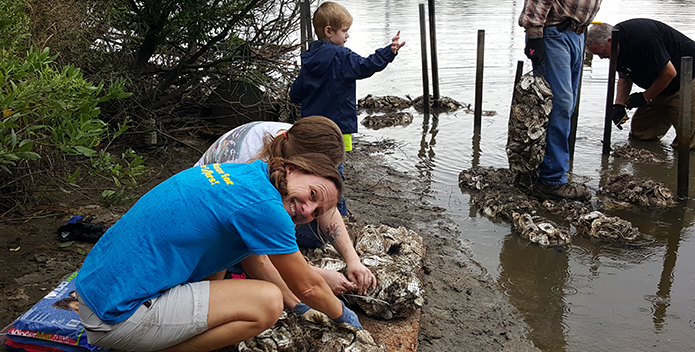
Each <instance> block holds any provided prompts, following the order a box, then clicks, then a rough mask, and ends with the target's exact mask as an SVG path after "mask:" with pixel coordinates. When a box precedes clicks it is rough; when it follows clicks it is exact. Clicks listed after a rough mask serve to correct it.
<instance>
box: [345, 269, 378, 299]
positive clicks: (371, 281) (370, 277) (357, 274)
mask: <svg viewBox="0 0 695 352" xmlns="http://www.w3.org/2000/svg"><path fill="white" fill-rule="evenodd" d="M347 274H348V279H350V281H352V282H353V283H355V284H357V294H358V295H364V294H365V293H366V292H367V290H368V289H370V288H376V277H375V276H374V274H372V272H371V271H370V270H369V269H368V268H367V267H366V266H364V265H363V264H362V263H358V264H355V265H353V266H348V267H347Z"/></svg>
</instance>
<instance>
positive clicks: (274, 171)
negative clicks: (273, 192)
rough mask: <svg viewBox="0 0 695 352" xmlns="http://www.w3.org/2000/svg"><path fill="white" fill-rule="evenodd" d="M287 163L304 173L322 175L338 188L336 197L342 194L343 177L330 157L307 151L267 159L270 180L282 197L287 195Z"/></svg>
mask: <svg viewBox="0 0 695 352" xmlns="http://www.w3.org/2000/svg"><path fill="white" fill-rule="evenodd" d="M287 165H294V166H295V167H297V168H298V169H300V170H302V172H304V173H306V174H310V175H315V176H319V177H323V178H325V179H327V180H329V181H331V182H333V184H334V185H335V188H336V189H337V190H338V199H340V196H341V195H342V194H343V178H342V177H340V174H339V173H338V169H336V168H335V166H333V165H331V163H330V159H328V157H327V156H326V155H325V154H320V153H308V154H302V155H294V156H291V157H288V158H277V157H276V158H271V159H270V160H268V173H269V175H270V182H272V183H273V186H275V188H277V190H278V191H279V192H280V195H282V196H283V197H285V196H286V195H287Z"/></svg>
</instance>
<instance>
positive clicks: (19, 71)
mask: <svg viewBox="0 0 695 352" xmlns="http://www.w3.org/2000/svg"><path fill="white" fill-rule="evenodd" d="M53 59H54V57H53V56H51V55H50V53H49V50H48V48H46V49H44V50H42V51H39V50H37V49H35V48H30V49H29V50H28V51H27V53H26V57H25V58H24V59H21V58H19V57H17V56H14V57H9V58H7V59H6V60H3V61H0V107H2V112H3V116H2V121H0V168H1V169H2V170H3V171H5V172H8V173H9V172H11V171H10V169H9V167H8V166H15V165H16V162H17V161H19V160H22V159H35V158H38V157H40V155H39V154H37V153H36V152H33V151H32V149H33V147H34V146H35V145H42V146H48V147H51V148H58V149H60V150H61V151H62V152H63V153H65V154H67V155H80V154H81V155H85V156H92V155H95V152H94V150H93V149H92V148H93V147H94V146H96V145H97V144H98V143H99V142H100V141H101V140H102V139H103V138H104V137H105V136H106V135H107V132H108V125H107V124H106V123H105V122H104V121H102V120H100V119H98V118H97V117H98V115H99V113H100V109H99V107H98V104H99V103H101V102H104V101H108V100H111V99H114V98H125V97H128V96H129V95H130V94H129V93H126V92H124V91H123V86H124V84H125V82H124V81H123V80H120V81H117V82H115V83H114V84H112V85H110V86H109V88H108V90H107V91H106V92H104V85H103V83H100V84H99V85H97V86H95V85H93V84H92V83H90V82H87V81H85V80H84V78H83V76H82V73H81V72H80V70H79V69H76V68H74V67H72V66H66V67H64V68H63V69H62V70H61V71H56V70H55V69H54V68H53V67H52V66H51V63H52V62H53Z"/></svg>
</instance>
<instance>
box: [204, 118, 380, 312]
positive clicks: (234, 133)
mask: <svg viewBox="0 0 695 352" xmlns="http://www.w3.org/2000/svg"><path fill="white" fill-rule="evenodd" d="M344 149H345V148H344V147H343V135H342V133H341V132H340V129H339V128H338V125H336V124H335V122H333V121H331V120H330V119H328V118H326V117H323V116H307V117H303V118H301V119H299V120H298V121H297V122H295V123H294V124H289V123H283V122H270V121H253V122H249V123H246V124H243V125H241V126H238V127H236V128H234V129H232V130H230V131H228V132H227V133H225V134H223V135H222V136H220V138H218V139H217V141H215V142H214V143H213V144H212V145H211V146H210V147H209V148H208V149H207V151H205V153H204V154H203V156H202V157H201V158H200V160H198V162H197V163H196V164H195V165H196V166H201V165H205V164H212V163H247V162H251V161H254V160H258V159H260V160H268V159H270V158H272V157H283V158H285V157H288V156H292V155H297V154H304V153H310V152H314V153H321V154H325V155H326V156H328V157H329V158H330V159H331V163H332V165H335V166H338V165H341V163H342V162H343V160H344V159H345V153H344V152H343V151H344ZM341 206H342V208H341ZM338 210H340V212H332V213H329V214H326V215H325V216H324V217H322V218H319V219H317V220H314V221H312V222H310V223H308V224H302V225H300V226H297V227H296V228H295V234H296V236H297V244H298V245H299V247H300V248H319V247H322V246H324V245H325V244H326V243H331V244H332V245H333V247H335V249H336V250H337V251H338V253H340V255H341V256H342V257H343V259H344V260H345V264H346V270H345V272H346V274H347V278H346V277H345V275H343V274H342V273H340V272H338V271H336V270H325V269H321V268H318V267H313V268H314V270H316V271H317V272H318V273H319V275H321V276H322V277H323V278H324V280H326V283H328V286H329V287H330V288H331V290H333V293H335V294H336V295H340V294H343V293H346V292H349V291H352V290H355V291H356V292H357V294H360V295H364V294H366V293H367V291H368V290H369V289H370V288H375V287H376V283H377V280H376V277H375V276H374V274H373V273H372V272H371V271H370V270H369V268H367V267H366V266H365V265H364V264H362V262H361V260H360V257H359V256H358V255H357V252H355V248H354V246H353V243H352V241H351V240H350V236H349V235H348V232H347V228H346V226H345V222H344V221H343V217H342V215H341V213H343V215H345V214H346V213H347V206H345V200H344V199H343V198H342V197H341V203H339V204H338ZM230 271H231V272H232V273H236V274H238V273H241V271H242V269H241V268H239V266H237V267H235V268H231V269H230ZM295 301H296V298H295V297H291V296H290V297H286V298H285V304H286V305H288V306H290V307H292V306H293V305H292V303H293V302H295ZM295 304H296V303H295Z"/></svg>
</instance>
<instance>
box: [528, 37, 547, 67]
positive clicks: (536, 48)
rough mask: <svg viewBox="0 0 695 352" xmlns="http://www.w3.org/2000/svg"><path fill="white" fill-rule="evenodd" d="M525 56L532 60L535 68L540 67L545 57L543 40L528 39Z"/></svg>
mask: <svg viewBox="0 0 695 352" xmlns="http://www.w3.org/2000/svg"><path fill="white" fill-rule="evenodd" d="M524 54H526V56H527V57H528V58H529V59H531V62H532V63H533V66H539V65H540V64H541V61H542V60H543V55H545V46H544V45H543V38H536V39H527V40H526V47H525V48H524Z"/></svg>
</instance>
